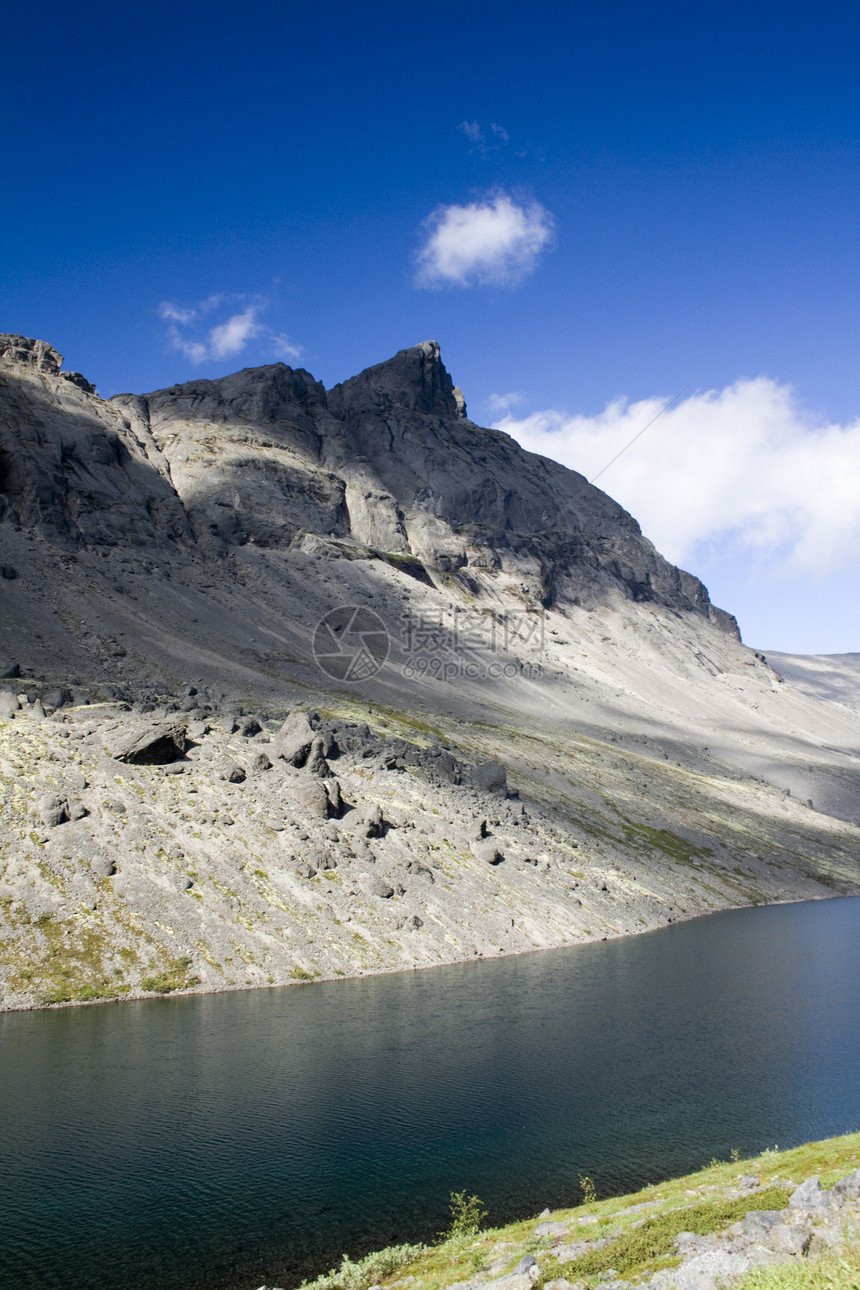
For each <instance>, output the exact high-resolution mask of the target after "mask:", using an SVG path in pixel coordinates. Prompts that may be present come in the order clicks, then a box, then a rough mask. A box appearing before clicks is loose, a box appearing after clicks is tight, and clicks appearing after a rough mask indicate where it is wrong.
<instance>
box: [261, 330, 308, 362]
mask: <svg viewBox="0 0 860 1290" xmlns="http://www.w3.org/2000/svg"><path fill="white" fill-rule="evenodd" d="M269 339H270V342H271V346H272V353H273V354H274V356H275V358H301V354H302V350H301V346H300V345H294V344H293V342H292V341H291V340H290V339H289V337H288V336H285V335H284V334H283V332H277V333H275V332H272V334H271V336H270V338H269Z"/></svg>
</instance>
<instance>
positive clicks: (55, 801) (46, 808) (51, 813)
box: [36, 793, 69, 829]
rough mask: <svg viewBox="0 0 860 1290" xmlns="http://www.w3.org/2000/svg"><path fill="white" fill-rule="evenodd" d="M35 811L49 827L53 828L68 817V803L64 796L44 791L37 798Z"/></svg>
mask: <svg viewBox="0 0 860 1290" xmlns="http://www.w3.org/2000/svg"><path fill="white" fill-rule="evenodd" d="M36 809H37V811H38V813H39V816H40V818H41V820H42V822H43V823H44V824H45V825H46V826H47V828H49V829H54V828H56V827H57V825H58V824H64V823H65V822H66V820H68V818H69V804H68V802H67V801H66V799H65V798H64V797H57V796H56V795H55V794H54V793H45V794H44V796H42V797H40V798H39V801H38V803H37V808H36Z"/></svg>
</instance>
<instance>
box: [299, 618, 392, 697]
mask: <svg viewBox="0 0 860 1290" xmlns="http://www.w3.org/2000/svg"><path fill="white" fill-rule="evenodd" d="M388 649H389V639H388V631H387V630H386V627H385V623H384V622H383V621H382V619H381V618H380V617H379V614H375V613H374V612H373V610H372V609H363V608H361V607H360V606H359V605H345V606H343V605H342V606H341V607H340V608H338V609H330V610H329V612H328V613H327V614H326V616H325V618H322V619H320V621H319V622H318V623H317V626H316V631H315V632H314V639H313V651H314V658H315V659H316V661H317V666H318V667H319V669H320V671H321V672H325V674H326V676H330V677H331V678H332V680H334V681H367V680H369V679H370V677H372V676H375V675H376V673H377V672H378V671H379V669H380V668H381V667H382V665H383V663H384V662H385V660H386V659H387V658H388Z"/></svg>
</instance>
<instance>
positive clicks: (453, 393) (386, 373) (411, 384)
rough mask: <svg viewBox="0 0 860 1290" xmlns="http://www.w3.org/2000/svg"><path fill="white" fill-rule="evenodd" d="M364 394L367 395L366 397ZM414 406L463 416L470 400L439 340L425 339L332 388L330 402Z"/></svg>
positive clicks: (369, 406)
mask: <svg viewBox="0 0 860 1290" xmlns="http://www.w3.org/2000/svg"><path fill="white" fill-rule="evenodd" d="M363 396H364V397H363ZM386 402H387V403H388V405H389V406H391V407H398V408H411V409H414V410H415V411H417V412H425V413H428V414H429V415H431V416H438V417H449V418H455V419H458V418H463V419H465V416H466V400H465V399H464V397H463V392H462V390H461V389H460V388H459V386H456V385H455V384H454V382H453V381H452V380H451V377H450V376H449V374H448V372H447V371H446V369H445V364H444V363H443V362H442V356H441V351H440V348H439V342H438V341H437V340H425V341H422V342H421V344H420V345H413V346H412V348H411V349H401V350H400V351H399V352H398V353H397V354H395V355H394V357H393V358H389V359H388V361H387V362H385V363H376V364H375V365H374V366H373V367H368V368H366V369H365V370H364V371H363V372H359V374H358V376H353V377H351V378H350V380H348V381H344V382H342V383H341V384H340V385H336V386H335V387H334V389H333V390H330V391H329V405H330V406H331V407H332V408H333V409H339V408H341V407H343V406H346V407H350V408H355V407H361V408H362V409H363V410H367V409H374V410H378V409H380V408H381V407H382V406H384V404H385V403H386Z"/></svg>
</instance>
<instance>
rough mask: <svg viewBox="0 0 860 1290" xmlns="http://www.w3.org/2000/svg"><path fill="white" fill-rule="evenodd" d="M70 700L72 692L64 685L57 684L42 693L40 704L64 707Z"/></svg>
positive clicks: (47, 706)
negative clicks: (54, 687)
mask: <svg viewBox="0 0 860 1290" xmlns="http://www.w3.org/2000/svg"><path fill="white" fill-rule="evenodd" d="M71 701H72V692H71V690H69V689H67V688H66V686H65V685H58V686H57V687H56V689H53V690H46V691H45V693H44V694H43V695H42V705H43V707H45V708H53V709H54V710H55V711H56V709H57V708H64V707H66V705H67V704H69V703H71Z"/></svg>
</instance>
